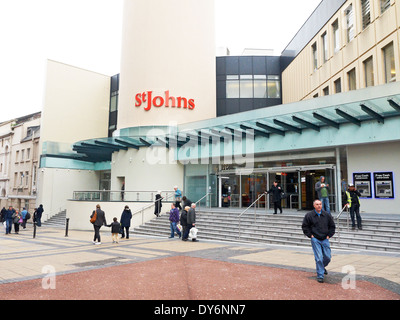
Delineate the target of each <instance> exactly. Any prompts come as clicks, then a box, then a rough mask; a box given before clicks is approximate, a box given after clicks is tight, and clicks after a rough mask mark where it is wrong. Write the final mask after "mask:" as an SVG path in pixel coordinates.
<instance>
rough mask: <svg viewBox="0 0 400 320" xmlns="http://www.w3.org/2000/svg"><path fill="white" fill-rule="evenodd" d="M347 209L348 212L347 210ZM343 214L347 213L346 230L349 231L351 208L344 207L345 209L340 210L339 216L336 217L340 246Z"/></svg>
mask: <svg viewBox="0 0 400 320" xmlns="http://www.w3.org/2000/svg"><path fill="white" fill-rule="evenodd" d="M345 209H347V210H345ZM343 212H347V222H346V228H347V231H349V224H350V223H349V214H350V212H349V207H348V206H347V204H346V205H344V207H343V208H342V210H340V212H339V214H338V215H337V216H336V225H337V235H338V244H339V245H340V221H339V219H340V216H341V215H342V213H343Z"/></svg>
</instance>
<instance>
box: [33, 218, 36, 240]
mask: <svg viewBox="0 0 400 320" xmlns="http://www.w3.org/2000/svg"><path fill="white" fill-rule="evenodd" d="M35 238H36V221H33V239H35Z"/></svg>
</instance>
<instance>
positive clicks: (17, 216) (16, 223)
mask: <svg viewBox="0 0 400 320" xmlns="http://www.w3.org/2000/svg"><path fill="white" fill-rule="evenodd" d="M12 218H13V223H14V230H15V233H16V234H18V233H19V225H20V223H22V221H23V220H22V215H21V214H20V213H19V211H18V210H15V213H14V214H13V216H12Z"/></svg>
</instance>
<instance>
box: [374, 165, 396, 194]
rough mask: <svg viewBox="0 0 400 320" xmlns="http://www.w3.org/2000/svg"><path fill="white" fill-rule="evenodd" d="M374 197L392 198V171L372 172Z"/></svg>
mask: <svg viewBox="0 0 400 320" xmlns="http://www.w3.org/2000/svg"><path fill="white" fill-rule="evenodd" d="M374 187H375V198H376V199H394V183H393V172H374Z"/></svg>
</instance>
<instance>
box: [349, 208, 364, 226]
mask: <svg viewBox="0 0 400 320" xmlns="http://www.w3.org/2000/svg"><path fill="white" fill-rule="evenodd" d="M354 214H355V215H356V218H357V227H358V228H361V227H362V225H361V221H362V219H361V215H360V206H359V205H357V204H354V205H352V206H351V207H350V217H351V226H352V227H353V228H354V227H355V226H356V223H355V221H354Z"/></svg>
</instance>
